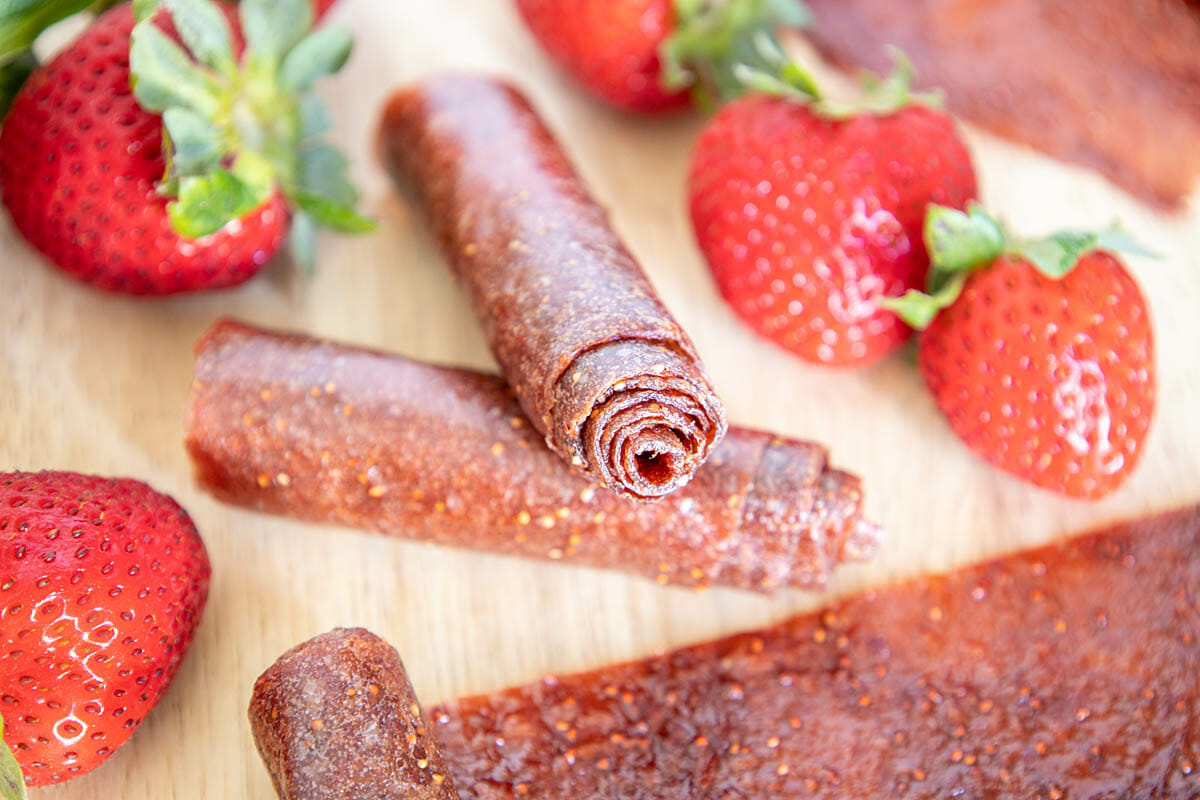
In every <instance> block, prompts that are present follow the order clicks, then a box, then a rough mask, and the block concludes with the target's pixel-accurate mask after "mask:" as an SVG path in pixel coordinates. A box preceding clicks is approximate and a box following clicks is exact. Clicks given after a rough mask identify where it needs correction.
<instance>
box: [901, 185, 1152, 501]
mask: <svg viewBox="0 0 1200 800" xmlns="http://www.w3.org/2000/svg"><path fill="white" fill-rule="evenodd" d="M926 230H927V237H928V240H929V248H930V252H931V253H933V254H934V266H935V272H934V274H933V276H932V277H931V281H932V282H933V285H932V287H931V288H933V289H934V290H935V291H934V293H933V295H932V296H931V295H923V294H921V293H918V292H913V293H912V294H910V295H909V297H907V298H905V299H904V300H902V301H899V302H898V303H895V304H894V306H895V307H897V308H899V309H901V310H902V311H904V312H905V313H906V314H908V315H909V316H910V318H911V319H912V322H913V323H914V324H915V325H917V326H918V327H924V326H925V325H928V328H926V330H925V332H924V334H922V336H921V343H920V351H919V352H920V355H919V360H920V367H921V373H922V374H923V375H924V376H925V381H926V383H927V384H928V386H929V388H930V390H931V391H932V392H933V395H934V399H935V400H936V401H937V404H938V407H939V408H941V409H942V411H943V413H945V414H946V416H947V418H948V419H949V420H950V425H951V427H952V428H953V429H954V431H955V432H956V433H957V434H958V435H959V437H961V438H962V439H963V441H965V442H966V443H967V445H968V446H969V447H970V448H971V449H972V450H974V451H975V452H976V453H978V454H979V455H981V456H983V457H984V458H986V459H987V460H988V461H990V462H992V463H993V464H995V465H996V466H998V467H1000V468H1001V469H1003V470H1006V471H1007V472H1010V473H1012V474H1014V475H1016V476H1017V477H1019V478H1021V479H1023V480H1026V481H1028V482H1030V483H1032V484H1034V485H1036V486H1041V487H1043V488H1046V489H1051V490H1053V491H1056V492H1060V493H1062V494H1065V495H1068V496H1071V497H1081V498H1089V499H1095V498H1099V497H1103V496H1104V495H1106V494H1108V493H1110V492H1112V491H1113V490H1114V489H1116V488H1117V487H1118V486H1120V485H1121V484H1122V483H1123V482H1124V481H1125V480H1126V479H1127V478H1128V477H1129V474H1130V473H1131V472H1132V470H1133V469H1134V467H1135V466H1136V464H1137V462H1138V459H1139V458H1141V454H1142V442H1143V441H1144V439H1145V437H1146V431H1147V429H1148V428H1149V426H1150V420H1151V418H1152V417H1153V416H1154V392H1155V363H1154V333H1153V330H1152V328H1151V324H1150V314H1149V312H1148V311H1147V308H1146V301H1145V299H1144V298H1143V297H1142V294H1141V292H1140V291H1139V289H1138V286H1137V283H1135V282H1134V280H1133V278H1131V277H1130V275H1129V273H1128V272H1127V271H1126V270H1125V267H1124V266H1123V265H1122V264H1121V262H1120V261H1118V260H1117V259H1116V258H1115V257H1113V255H1111V252H1110V251H1113V250H1126V251H1131V252H1139V253H1143V254H1145V251H1143V250H1141V249H1140V248H1138V247H1137V246H1136V245H1135V244H1134V243H1132V242H1131V241H1130V240H1129V239H1128V237H1127V236H1125V235H1124V234H1122V233H1121V232H1120V231H1117V230H1109V231H1105V232H1103V233H1100V234H1084V233H1074V232H1072V233H1063V234H1057V235H1055V236H1053V237H1051V238H1049V239H1046V240H1041V241H1012V240H1010V239H1009V238H1008V237H1007V236H1006V234H1005V233H1004V231H1003V230H1002V228H1001V227H1000V226H999V224H998V223H997V222H996V221H995V220H993V219H992V218H991V217H989V216H988V215H987V214H986V213H985V212H983V210H982V209H980V208H978V207H972V209H971V210H970V213H969V214H964V213H962V212H959V211H951V210H949V209H938V208H933V209H931V210H930V214H929V221H928V223H927V229H926ZM939 312H940V313H939ZM934 314H936V317H933V319H932V322H931V323H930V317H931V316H932V315H934Z"/></svg>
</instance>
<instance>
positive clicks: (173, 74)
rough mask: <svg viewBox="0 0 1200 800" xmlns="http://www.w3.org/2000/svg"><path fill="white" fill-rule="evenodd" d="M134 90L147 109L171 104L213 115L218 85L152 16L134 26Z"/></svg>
mask: <svg viewBox="0 0 1200 800" xmlns="http://www.w3.org/2000/svg"><path fill="white" fill-rule="evenodd" d="M129 69H130V72H131V73H132V75H133V93H134V95H135V96H136V97H137V100H138V103H140V104H141V106H142V108H144V109H146V110H147V111H153V112H159V113H162V112H163V111H166V110H167V109H168V108H171V107H173V106H180V107H183V108H190V109H192V110H193V111H196V112H198V113H200V114H203V115H204V116H206V117H208V118H210V119H211V118H213V117H214V116H215V115H216V113H217V108H218V105H219V101H218V97H219V93H220V87H219V86H218V84H217V82H216V80H215V78H214V77H213V75H212V74H211V73H210V72H208V71H207V70H205V69H203V68H201V67H200V66H199V65H197V64H196V62H194V61H192V60H191V58H189V57H188V55H187V53H185V52H184V50H183V48H181V47H180V46H179V45H177V44H175V42H173V41H171V39H170V37H168V36H167V35H166V34H165V33H163V32H162V31H161V30H159V28H158V27H157V26H156V25H155V24H154V22H153V21H152V20H146V21H145V22H139V23H138V24H137V26H136V27H135V28H134V29H133V44H132V45H131V46H130V49H129Z"/></svg>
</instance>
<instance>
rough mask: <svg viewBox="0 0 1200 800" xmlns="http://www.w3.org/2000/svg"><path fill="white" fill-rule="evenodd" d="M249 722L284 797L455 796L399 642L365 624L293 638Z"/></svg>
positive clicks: (263, 680)
mask: <svg viewBox="0 0 1200 800" xmlns="http://www.w3.org/2000/svg"><path fill="white" fill-rule="evenodd" d="M249 716H250V728H251V731H252V732H253V734H254V743H255V745H256V746H257V747H258V752H259V755H260V756H261V757H262V760H263V763H264V764H265V765H266V767H267V771H268V772H269V773H270V774H271V782H272V783H273V784H274V786H275V793H276V794H277V795H279V797H280V798H281V800H367V798H370V799H371V800H456V798H457V797H458V794H457V793H455V791H454V781H453V780H452V779H451V778H450V776H449V774H448V773H447V771H446V768H445V766H444V764H443V763H442V759H441V757H440V756H439V755H438V752H437V746H436V745H435V744H434V742H433V739H432V736H431V735H430V726H429V723H428V721H427V720H426V719H425V716H424V715H423V714H422V713H421V706H420V705H419V704H418V703H417V697H416V694H415V693H414V692H413V688H412V685H411V684H410V683H409V682H408V675H407V674H406V673H405V670H404V664H403V662H401V660H400V656H399V654H398V653H397V652H396V650H395V649H394V648H393V647H392V646H391V645H389V644H388V643H387V642H385V641H383V640H382V639H380V638H379V637H377V636H375V635H374V634H372V633H370V632H368V631H365V630H363V629H361V628H337V629H335V630H332V631H330V632H329V633H326V634H322V635H321V636H317V637H316V638H314V639H310V640H309V641H307V642H305V643H303V644H301V645H297V646H296V647H293V648H292V649H291V650H289V651H288V652H286V653H284V654H283V655H282V656H280V657H279V660H277V661H276V662H275V663H274V664H272V665H271V667H270V668H269V669H267V671H266V672H264V673H263V674H262V675H261V676H260V677H259V679H258V680H257V681H256V682H255V684H254V694H253V695H252V696H251V699H250V710H249Z"/></svg>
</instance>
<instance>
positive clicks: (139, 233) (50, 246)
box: [0, 0, 363, 294]
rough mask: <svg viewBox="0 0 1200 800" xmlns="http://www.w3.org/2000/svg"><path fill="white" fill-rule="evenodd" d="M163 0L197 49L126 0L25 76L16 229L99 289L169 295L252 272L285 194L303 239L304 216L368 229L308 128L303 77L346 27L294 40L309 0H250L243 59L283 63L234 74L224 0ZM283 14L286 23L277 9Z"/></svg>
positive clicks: (276, 238) (2, 173) (333, 56)
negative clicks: (290, 19)
mask: <svg viewBox="0 0 1200 800" xmlns="http://www.w3.org/2000/svg"><path fill="white" fill-rule="evenodd" d="M171 6H172V8H173V9H174V10H175V15H176V16H175V19H174V22H175V23H176V24H177V26H178V29H179V30H180V31H181V35H180V37H179V38H182V39H183V41H184V42H185V43H187V44H188V45H189V46H190V48H191V50H192V51H193V52H194V53H195V54H196V57H197V59H198V60H197V61H193V60H191V58H190V57H189V56H188V55H187V53H185V52H184V50H183V49H182V48H180V47H179V46H178V45H177V44H175V42H174V40H173V39H172V38H170V37H169V36H167V35H166V34H165V33H164V32H163V29H164V28H166V27H168V19H167V18H166V16H165V15H159V17H158V18H157V19H154V20H148V21H146V22H143V23H141V24H137V25H136V27H135V20H134V16H133V12H132V10H131V8H130V7H129V6H128V5H120V6H117V7H115V8H113V9H112V10H110V11H109V12H107V13H106V14H104V15H102V16H101V17H100V18H99V19H98V20H97V21H96V22H95V23H93V25H92V26H91V27H89V28H88V29H87V30H86V31H85V32H84V33H83V35H82V36H81V37H80V38H79V39H78V40H77V41H76V42H75V43H73V44H72V45H71V46H70V47H68V48H67V49H66V50H65V51H64V52H63V53H61V54H60V55H59V56H58V57H57V58H55V59H54V60H53V61H52V62H50V64H48V65H47V66H46V67H44V68H42V69H39V70H38V71H36V72H35V73H34V74H33V76H32V77H31V78H30V79H29V81H28V82H27V83H26V84H25V86H24V87H23V88H22V90H21V92H20V93H19V94H18V96H17V98H16V100H15V101H14V103H13V106H12V109H11V110H10V112H9V115H8V117H7V119H6V121H5V124H4V128H3V130H2V131H0V189H2V190H3V195H4V202H5V204H6V205H7V206H8V208H9V211H10V213H11V215H12V218H13V222H14V224H15V225H16V227H17V230H19V231H20V232H21V233H22V234H23V235H24V236H25V237H26V238H27V239H28V240H29V241H30V243H31V244H33V245H34V246H35V247H37V248H38V249H39V250H41V251H42V252H43V253H44V254H45V255H46V256H47V257H49V259H50V260H51V261H52V262H54V263H55V264H57V265H58V266H60V267H61V268H63V269H64V270H66V271H67V272H69V273H71V274H72V275H74V276H75V277H77V278H80V279H82V280H84V281H87V282H89V283H92V284H94V285H96V286H98V287H100V288H103V289H108V290H114V291H123V292H129V293H134V294H169V293H173V292H182V291H191V290H195V289H212V288H218V287H224V286H231V285H234V284H237V283H241V282H242V281H245V280H247V279H248V278H250V277H251V276H252V275H254V274H255V273H256V272H258V271H259V270H260V269H262V267H263V266H264V265H265V264H266V263H267V261H268V260H270V258H271V256H272V255H273V254H274V253H275V251H276V250H277V249H278V248H279V245H280V243H281V241H282V239H283V236H284V234H285V233H286V232H287V230H288V223H289V216H290V215H289V204H290V205H291V207H292V208H293V212H292V214H294V215H296V216H298V217H299V225H298V228H297V230H296V231H295V232H296V233H297V234H298V235H299V237H300V238H301V239H308V238H310V237H311V229H312V222H313V220H314V219H315V220H316V221H319V222H323V223H326V224H329V225H332V226H335V227H338V228H341V229H347V230H348V229H360V228H361V227H363V225H362V223H363V221H362V220H361V219H360V218H358V217H357V216H356V215H353V212H350V211H349V210H348V208H346V206H347V204H348V203H352V202H353V200H354V197H353V191H352V190H351V189H350V188H349V186H348V184H346V182H345V179H344V175H343V172H344V160H342V159H341V157H340V156H339V155H338V154H336V152H334V151H332V150H331V149H330V148H328V147H327V146H325V145H322V144H320V143H319V142H316V141H314V140H313V139H312V136H311V134H313V133H316V132H319V128H320V124H321V123H320V122H313V120H318V119H319V118H320V113H321V112H319V111H317V110H314V109H315V106H314V104H313V100H312V97H311V95H310V94H309V92H308V90H309V88H310V86H311V82H312V79H313V78H315V77H317V76H318V75H320V74H325V73H328V72H331V71H333V70H335V69H336V68H338V67H340V66H341V64H342V63H344V61H345V59H346V56H347V55H348V52H349V34H347V33H346V32H345V31H344V30H342V29H340V28H337V27H323V28H321V29H320V30H318V31H317V32H316V33H313V34H311V35H310V36H308V37H307V38H303V40H302V41H301V39H302V37H303V36H304V31H305V30H307V27H308V25H309V23H310V22H311V9H310V7H309V5H308V2H307V0H298V5H297V2H292V1H291V0H289V1H288V2H280V3H275V2H271V1H270V0H246V2H244V3H243V4H242V7H241V12H242V14H243V15H246V14H253V13H255V9H257V15H258V17H257V19H256V21H255V24H254V25H253V26H252V28H250V29H248V30H247V33H248V37H247V38H248V39H250V46H249V49H248V51H247V53H246V54H244V55H245V59H243V60H246V61H248V60H249V58H251V57H253V58H257V59H260V60H262V61H264V62H266V63H274V64H277V65H281V66H280V69H279V71H278V77H277V79H264V78H262V77H261V73H262V71H261V70H257V71H254V72H251V71H245V72H242V71H241V67H240V65H239V61H238V56H237V53H238V51H240V50H241V47H240V31H239V30H237V29H236V28H235V29H233V30H230V28H229V26H228V24H227V20H226V17H227V16H229V17H234V16H235V12H234V11H232V7H230V6H224V7H219V6H217V5H215V4H213V3H212V2H211V0H192V2H188V3H172V4H171ZM291 6H296V7H295V8H292V9H290V11H289V9H287V8H285V7H291ZM222 9H223V10H224V14H223V13H222ZM297 9H298V12H297ZM285 12H286V13H292V14H293V15H294V16H295V17H296V19H295V21H294V24H287V25H284V24H283V23H281V22H280V21H279V20H278V19H276V17H277V16H279V15H280V14H282V13H285ZM267 23H270V24H271V25H274V26H275V27H273V28H271V29H270V30H268V27H270V26H269V25H268V24H267ZM131 37H132V41H133V45H132V53H131V49H130V48H131ZM131 62H132V64H133V69H132V73H133V74H132V76H131ZM131 77H132V80H133V85H134V86H135V87H136V88H135V89H134V90H132V91H131V88H130V86H131ZM231 108H236V109H237V112H236V113H230V112H229V109H231ZM306 128H307V129H306ZM168 138H169V145H170V146H169V148H168V147H167V146H165V145H164V140H165V139H168ZM302 244H304V243H303V242H302ZM301 255H304V253H303V252H302V253H301Z"/></svg>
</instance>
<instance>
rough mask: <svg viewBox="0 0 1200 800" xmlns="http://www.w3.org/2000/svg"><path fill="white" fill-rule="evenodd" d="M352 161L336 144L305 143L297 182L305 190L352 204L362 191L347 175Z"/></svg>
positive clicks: (301, 153)
mask: <svg viewBox="0 0 1200 800" xmlns="http://www.w3.org/2000/svg"><path fill="white" fill-rule="evenodd" d="M347 166H348V162H347V161H346V157H345V156H344V155H342V153H341V152H340V151H339V150H338V149H337V148H335V147H332V146H330V145H328V144H324V143H322V142H316V143H313V144H310V145H307V146H305V147H304V148H303V149H302V150H301V151H300V154H299V158H298V159H297V163H296V183H297V185H298V186H299V188H300V189H301V190H302V191H305V192H309V193H312V194H317V195H320V196H322V197H327V198H329V199H330V200H333V201H334V202H335V203H340V204H342V205H346V206H352V205H354V203H355V202H356V201H357V200H358V192H357V191H355V189H354V185H353V184H351V183H350V179H349V178H348V177H347V176H346V170H347Z"/></svg>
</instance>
